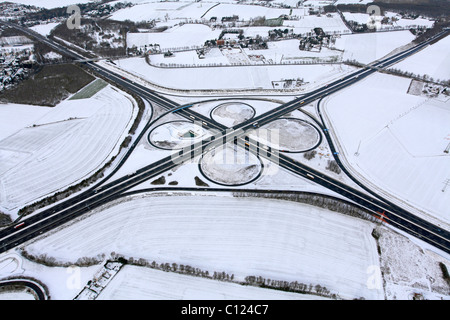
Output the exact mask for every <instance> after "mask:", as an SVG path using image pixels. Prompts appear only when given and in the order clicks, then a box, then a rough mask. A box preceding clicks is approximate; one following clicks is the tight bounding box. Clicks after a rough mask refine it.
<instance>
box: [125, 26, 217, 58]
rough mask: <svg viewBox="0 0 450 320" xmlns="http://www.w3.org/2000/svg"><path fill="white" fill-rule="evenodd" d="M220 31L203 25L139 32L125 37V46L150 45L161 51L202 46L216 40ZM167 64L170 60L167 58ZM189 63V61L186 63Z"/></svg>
mask: <svg viewBox="0 0 450 320" xmlns="http://www.w3.org/2000/svg"><path fill="white" fill-rule="evenodd" d="M220 32H221V30H219V29H216V30H212V29H211V28H210V27H208V26H206V25H203V24H184V25H182V26H174V27H172V28H169V29H167V30H166V31H164V32H149V33H147V32H141V33H129V34H128V35H127V46H128V47H130V48H131V47H132V46H133V45H135V46H137V47H141V46H144V45H147V46H148V45H150V44H159V46H160V48H161V50H167V49H172V48H176V47H191V46H202V45H203V44H204V43H205V41H206V40H211V39H217V38H218V37H219V35H220ZM166 60H168V61H167V63H169V62H170V58H167V59H166ZM188 62H189V61H188Z"/></svg>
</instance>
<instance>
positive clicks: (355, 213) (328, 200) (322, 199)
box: [233, 191, 380, 223]
mask: <svg viewBox="0 0 450 320" xmlns="http://www.w3.org/2000/svg"><path fill="white" fill-rule="evenodd" d="M233 196H234V197H256V198H268V199H279V200H288V201H295V202H299V203H304V204H309V205H313V206H316V207H320V208H324V209H328V210H331V211H335V212H339V213H342V214H346V215H349V216H352V217H356V218H360V219H364V220H367V221H371V222H375V223H380V220H379V219H377V218H376V217H374V216H373V215H372V214H371V213H370V212H368V211H367V210H365V209H363V208H360V207H357V206H356V205H354V204H352V203H350V202H347V201H344V200H341V199H336V198H333V197H330V196H327V195H322V194H315V193H308V192H301V191H298V192H283V193H280V192H269V191H261V192H259V191H248V192H233Z"/></svg>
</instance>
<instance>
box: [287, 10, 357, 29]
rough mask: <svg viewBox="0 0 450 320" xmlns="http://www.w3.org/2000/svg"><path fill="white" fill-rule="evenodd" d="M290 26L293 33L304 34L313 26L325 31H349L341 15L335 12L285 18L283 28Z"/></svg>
mask: <svg viewBox="0 0 450 320" xmlns="http://www.w3.org/2000/svg"><path fill="white" fill-rule="evenodd" d="M286 27H291V28H293V30H294V33H298V34H304V33H308V32H311V31H312V29H314V28H322V29H323V31H325V32H337V33H349V32H350V30H349V29H348V28H347V26H346V25H345V23H344V22H343V21H342V19H341V17H340V16H339V14H337V13H331V14H329V16H326V15H321V16H320V17H318V16H316V15H306V16H303V17H301V18H300V19H299V20H285V21H284V22H283V28H286Z"/></svg>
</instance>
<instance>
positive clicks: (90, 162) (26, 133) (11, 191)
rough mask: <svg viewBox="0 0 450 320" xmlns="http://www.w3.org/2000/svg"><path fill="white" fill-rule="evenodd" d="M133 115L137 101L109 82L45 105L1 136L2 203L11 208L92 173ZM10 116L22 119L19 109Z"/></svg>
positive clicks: (115, 145)
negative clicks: (84, 94) (92, 92)
mask: <svg viewBox="0 0 450 320" xmlns="http://www.w3.org/2000/svg"><path fill="white" fill-rule="evenodd" d="M36 108H39V107H36ZM135 114H136V108H135V102H134V100H132V98H131V97H130V96H128V95H125V94H124V93H123V92H119V91H118V90H116V89H115V88H113V87H110V86H108V87H106V88H104V89H103V90H101V91H99V92H98V93H97V94H95V95H94V96H93V97H91V98H88V99H77V100H70V99H68V100H65V101H63V102H61V103H60V104H59V105H57V106H56V107H54V108H52V109H51V110H49V109H47V112H46V113H45V114H44V115H43V116H42V117H40V118H39V119H37V118H34V119H33V122H32V124H33V125H31V126H28V127H26V128H22V129H21V130H18V131H16V132H15V133H13V134H11V135H9V136H8V137H6V138H4V139H3V140H1V141H0V158H1V159H2V162H1V163H0V174H1V175H0V201H1V202H0V204H1V207H2V208H3V209H4V210H5V211H7V212H10V213H12V212H14V211H15V210H17V209H18V208H20V207H22V206H24V205H26V204H29V203H31V202H33V201H36V200H37V199H39V198H42V197H45V196H47V195H50V194H52V193H54V192H56V191H59V190H61V189H63V188H65V187H67V186H69V185H72V184H74V183H76V182H77V181H81V180H83V179H85V178H87V177H89V176H90V175H91V174H93V173H94V172H95V171H97V170H98V169H99V168H101V167H102V165H103V164H104V163H105V162H107V161H108V159H110V158H111V157H112V156H113V154H114V153H117V152H118V148H119V146H120V144H121V142H122V140H123V139H124V138H125V136H126V134H127V133H128V129H129V128H130V126H131V124H132V122H133V119H134V117H135ZM11 117H12V118H11ZM11 117H9V118H6V119H5V120H8V119H9V120H11V119H16V118H17V119H19V121H20V114H19V113H16V114H15V115H14V116H11ZM2 120H3V118H2ZM19 123H20V122H19ZM29 124H31V123H29Z"/></svg>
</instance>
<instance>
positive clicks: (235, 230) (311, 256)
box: [27, 195, 383, 299]
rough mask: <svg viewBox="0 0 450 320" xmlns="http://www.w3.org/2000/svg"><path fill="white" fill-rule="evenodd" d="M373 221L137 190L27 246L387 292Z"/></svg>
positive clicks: (61, 254) (360, 292) (62, 257)
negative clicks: (372, 270)
mask: <svg viewBox="0 0 450 320" xmlns="http://www.w3.org/2000/svg"><path fill="white" fill-rule="evenodd" d="M149 201H150V202H149ZM149 203H151V205H149ZM249 208H251V210H249ZM100 225H101V226H102V227H101V228H99V226H100ZM372 228H373V227H372V224H371V223H368V222H366V221H362V220H358V219H355V218H351V217H348V216H343V215H341V214H337V213H333V212H330V211H327V210H324V209H319V208H315V207H311V206H307V205H299V204H296V203H290V202H284V201H277V200H275V201H274V200H265V199H252V198H228V197H218V196H198V197H190V196H181V195H180V196H176V197H167V196H159V197H158V196H155V197H150V198H149V197H148V196H136V197H133V198H128V199H127V201H121V202H120V203H116V204H112V205H109V206H108V207H107V208H103V209H102V210H99V212H97V213H95V214H92V215H89V216H85V217H84V218H83V219H82V220H79V221H77V222H76V223H70V225H69V226H67V227H66V228H64V229H62V230H61V231H53V232H51V233H50V234H48V235H47V236H46V237H42V238H40V239H39V240H36V241H33V242H32V243H30V244H29V245H27V251H28V252H30V253H36V254H39V253H44V252H45V253H47V255H50V256H52V257H54V258H55V259H56V260H57V261H62V262H70V261H74V260H76V259H77V258H78V257H89V256H97V255H98V254H102V253H104V254H105V255H109V253H111V252H112V251H114V252H116V253H119V254H122V255H125V256H132V257H135V258H138V257H139V258H144V259H148V260H150V261H152V260H155V261H164V262H167V261H169V262H170V263H172V262H176V263H178V264H189V265H191V266H196V267H198V268H200V269H202V270H209V271H210V272H211V271H214V270H224V271H226V272H228V273H234V274H235V278H236V279H241V280H243V278H244V277H245V276H247V275H261V276H263V277H268V278H271V279H280V280H286V281H296V280H297V281H300V282H303V283H313V284H320V285H321V286H326V287H327V288H328V289H329V290H331V291H332V292H339V295H340V296H341V297H344V298H354V297H360V296H364V297H366V298H369V299H382V298H383V291H382V290H380V289H369V287H368V286H367V281H368V274H367V269H368V267H370V266H378V254H377V249H376V244H375V240H374V238H372V236H371V231H372Z"/></svg>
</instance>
